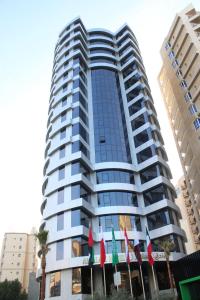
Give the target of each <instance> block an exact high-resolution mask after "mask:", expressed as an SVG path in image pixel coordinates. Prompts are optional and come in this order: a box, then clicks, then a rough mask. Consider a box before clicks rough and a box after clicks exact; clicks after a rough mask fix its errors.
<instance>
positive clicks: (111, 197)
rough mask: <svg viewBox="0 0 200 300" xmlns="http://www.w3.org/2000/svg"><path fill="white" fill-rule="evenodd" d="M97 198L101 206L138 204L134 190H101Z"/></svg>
mask: <svg viewBox="0 0 200 300" xmlns="http://www.w3.org/2000/svg"><path fill="white" fill-rule="evenodd" d="M97 199H98V204H99V206H138V202H137V195H136V193H132V192H122V191H117V192H100V193H98V194H97Z"/></svg>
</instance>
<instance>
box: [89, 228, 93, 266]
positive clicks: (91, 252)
mask: <svg viewBox="0 0 200 300" xmlns="http://www.w3.org/2000/svg"><path fill="white" fill-rule="evenodd" d="M93 245H94V240H93V236H92V227H91V226H90V229H89V236H88V250H89V261H88V263H89V266H91V267H92V265H93V264H94V249H93Z"/></svg>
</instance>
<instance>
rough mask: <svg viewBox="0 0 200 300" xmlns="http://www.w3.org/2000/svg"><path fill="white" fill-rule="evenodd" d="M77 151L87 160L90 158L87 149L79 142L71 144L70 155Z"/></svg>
mask: <svg viewBox="0 0 200 300" xmlns="http://www.w3.org/2000/svg"><path fill="white" fill-rule="evenodd" d="M78 151H81V152H83V153H84V154H85V156H87V157H88V158H89V157H90V154H89V151H88V149H87V147H86V146H85V145H83V143H81V142H80V141H76V142H74V143H72V153H75V152H78Z"/></svg>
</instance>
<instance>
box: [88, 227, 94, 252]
mask: <svg viewBox="0 0 200 300" xmlns="http://www.w3.org/2000/svg"><path fill="white" fill-rule="evenodd" d="M93 244H94V240H93V236H92V227H91V226H90V228H89V236H88V246H89V247H93Z"/></svg>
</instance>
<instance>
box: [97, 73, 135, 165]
mask: <svg viewBox="0 0 200 300" xmlns="http://www.w3.org/2000/svg"><path fill="white" fill-rule="evenodd" d="M118 85H119V81H118V75H117V74H116V72H114V71H111V70H107V69H96V70H92V101H93V116H94V117H93V119H94V137H95V158H96V162H105V161H120V162H131V157H130V149H129V145H128V141H126V140H125V139H126V136H127V132H126V128H124V126H123V123H122V108H121V107H120V97H121V95H120V94H119V91H118ZM113 116H115V117H113Z"/></svg>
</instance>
